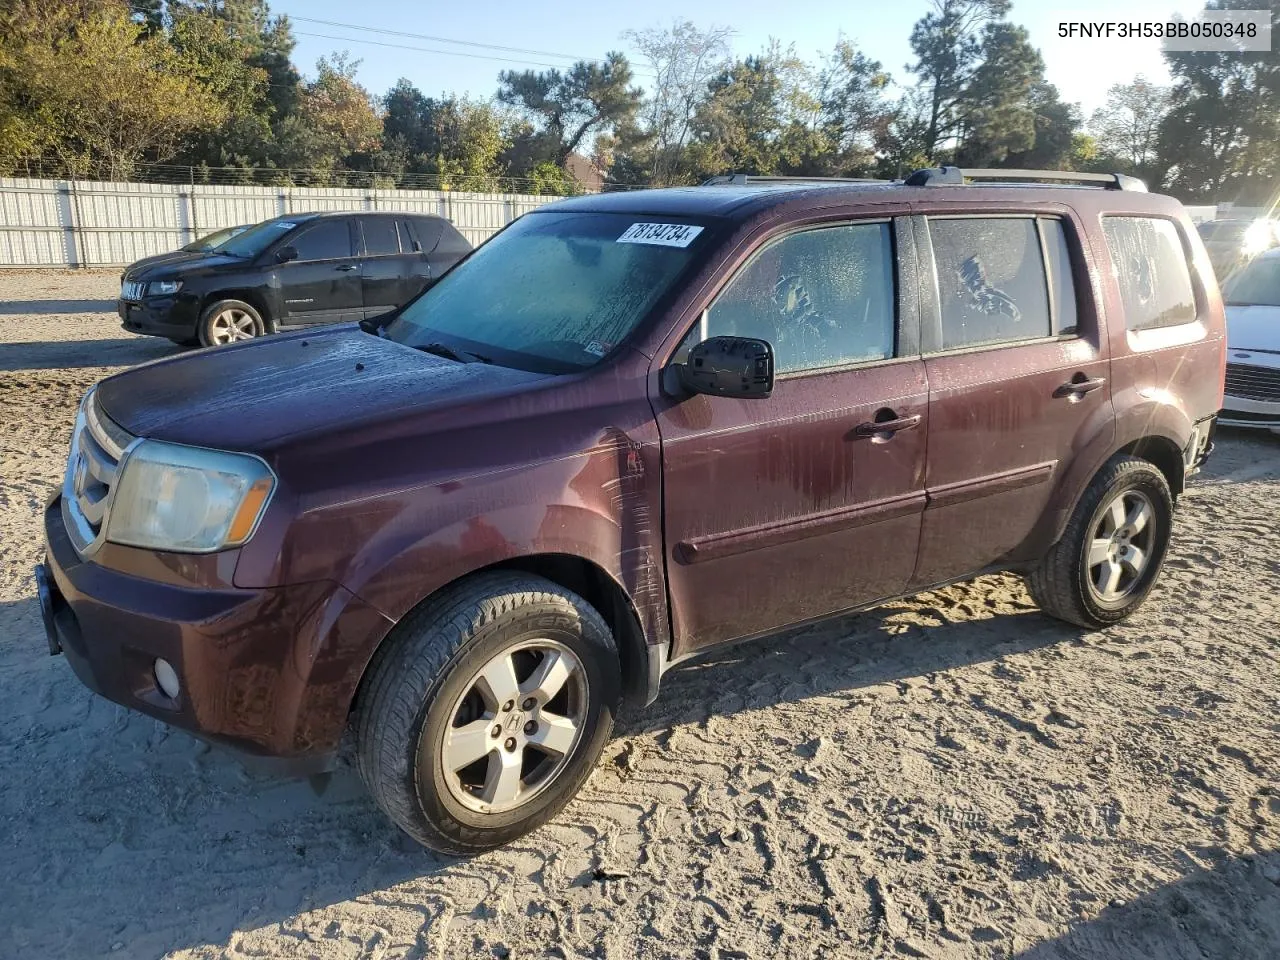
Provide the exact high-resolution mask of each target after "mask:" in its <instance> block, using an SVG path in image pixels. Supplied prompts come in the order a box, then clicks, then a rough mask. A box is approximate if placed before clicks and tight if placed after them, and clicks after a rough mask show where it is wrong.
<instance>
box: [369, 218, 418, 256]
mask: <svg viewBox="0 0 1280 960" xmlns="http://www.w3.org/2000/svg"><path fill="white" fill-rule="evenodd" d="M360 227H361V229H362V230H363V231H364V253H365V256H367V257H388V256H392V255H394V254H398V253H399V252H400V241H399V240H397V239H396V222H395V221H394V220H392V219H391V218H390V217H361V218H360ZM410 249H412V247H411V248H410Z"/></svg>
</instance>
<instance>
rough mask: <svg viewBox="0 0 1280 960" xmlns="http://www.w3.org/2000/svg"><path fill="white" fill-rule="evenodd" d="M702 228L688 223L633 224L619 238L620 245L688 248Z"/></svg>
mask: <svg viewBox="0 0 1280 960" xmlns="http://www.w3.org/2000/svg"><path fill="white" fill-rule="evenodd" d="M701 232H702V228H701V227H693V226H690V225H689V224H687V223H633V224H632V225H631V226H629V227H627V229H626V230H625V231H624V232H623V234H622V236H620V237H619V238H618V243H652V244H656V245H657V246H660V247H687V246H688V245H689V244H691V243H692V242H693V239H694V237H696V236H697V235H698V234H700V233H701Z"/></svg>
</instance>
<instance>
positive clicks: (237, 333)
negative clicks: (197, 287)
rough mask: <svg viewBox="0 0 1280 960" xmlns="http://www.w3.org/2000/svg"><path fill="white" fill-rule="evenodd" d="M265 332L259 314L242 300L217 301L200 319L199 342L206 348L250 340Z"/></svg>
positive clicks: (207, 308)
mask: <svg viewBox="0 0 1280 960" xmlns="http://www.w3.org/2000/svg"><path fill="white" fill-rule="evenodd" d="M265 332H266V328H265V326H264V325H263V323H262V316H261V314H259V313H258V311H257V310H255V309H254V308H253V307H252V306H250V305H249V304H247V303H245V302H244V301H243V300H219V301H218V302H217V303H214V304H210V305H209V306H208V307H206V308H205V311H204V313H203V314H202V315H201V317H200V327H199V334H200V342H201V343H202V344H204V345H205V346H206V347H214V346H218V345H220V344H224V343H236V342H238V341H240V340H252V339H253V338H254V337H260V336H262V334H263V333H265Z"/></svg>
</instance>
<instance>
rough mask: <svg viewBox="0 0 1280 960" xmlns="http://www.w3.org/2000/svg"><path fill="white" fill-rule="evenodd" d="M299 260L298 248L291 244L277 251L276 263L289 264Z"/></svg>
mask: <svg viewBox="0 0 1280 960" xmlns="http://www.w3.org/2000/svg"><path fill="white" fill-rule="evenodd" d="M297 259H298V248H297V247H295V246H292V245H290V244H285V245H284V246H283V247H281V248H280V249H279V250H277V251H276V263H288V262H289V261H290V260H297Z"/></svg>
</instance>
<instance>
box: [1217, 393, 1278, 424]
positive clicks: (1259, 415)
mask: <svg viewBox="0 0 1280 960" xmlns="http://www.w3.org/2000/svg"><path fill="white" fill-rule="evenodd" d="M1218 422H1219V423H1220V424H1222V425H1223V426H1224V427H1254V428H1258V429H1263V430H1276V431H1280V403H1268V402H1266V401H1264V400H1248V399H1246V398H1244V397H1233V396H1231V395H1230V394H1227V395H1226V396H1225V397H1223V398H1222V412H1221V413H1219V414H1218Z"/></svg>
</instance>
